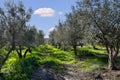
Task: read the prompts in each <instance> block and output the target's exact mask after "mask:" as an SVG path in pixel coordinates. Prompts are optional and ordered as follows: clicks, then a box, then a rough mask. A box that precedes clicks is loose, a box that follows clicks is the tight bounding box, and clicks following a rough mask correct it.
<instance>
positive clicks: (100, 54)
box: [2, 45, 108, 80]
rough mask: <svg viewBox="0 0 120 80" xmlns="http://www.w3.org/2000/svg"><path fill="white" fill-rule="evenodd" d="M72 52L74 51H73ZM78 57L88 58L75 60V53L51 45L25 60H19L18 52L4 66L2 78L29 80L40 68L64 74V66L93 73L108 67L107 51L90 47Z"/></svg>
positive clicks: (36, 51)
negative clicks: (43, 66) (46, 67)
mask: <svg viewBox="0 0 120 80" xmlns="http://www.w3.org/2000/svg"><path fill="white" fill-rule="evenodd" d="M71 50H72V49H71ZM77 51H78V54H77V55H78V56H86V58H85V59H83V60H78V59H75V56H74V53H73V51H63V50H60V49H57V48H55V47H53V46H50V45H41V46H39V47H37V48H35V49H33V50H32V53H28V54H27V57H26V58H25V59H21V60H20V59H19V58H18V56H17V54H16V52H12V54H11V55H10V58H9V59H8V60H7V62H6V63H5V64H4V66H3V68H2V72H3V73H4V74H5V75H4V76H3V77H2V78H5V79H6V80H29V77H30V75H31V73H33V72H34V71H35V70H36V69H37V68H38V67H39V66H41V65H46V66H49V67H52V68H53V69H54V70H55V71H56V72H58V73H62V70H63V68H64V67H63V66H64V65H72V66H78V67H79V68H78V70H80V71H83V72H84V71H91V70H93V69H96V68H101V67H106V66H107V59H108V58H107V56H106V55H105V51H104V50H103V49H102V50H93V49H91V48H88V47H84V48H78V50H77ZM13 75H14V76H13Z"/></svg>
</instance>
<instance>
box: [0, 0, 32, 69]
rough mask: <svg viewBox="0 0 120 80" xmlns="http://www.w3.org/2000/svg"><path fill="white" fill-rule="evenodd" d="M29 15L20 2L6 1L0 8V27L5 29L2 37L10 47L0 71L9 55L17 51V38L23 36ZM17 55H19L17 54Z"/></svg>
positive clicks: (28, 10) (29, 10)
mask: <svg viewBox="0 0 120 80" xmlns="http://www.w3.org/2000/svg"><path fill="white" fill-rule="evenodd" d="M31 13H32V10H31V9H26V8H25V7H24V5H23V4H22V2H19V3H18V4H16V3H15V2H14V1H8V2H6V3H5V7H4V8H1V7H0V22H1V24H0V25H1V26H3V27H4V29H5V30H4V33H5V34H4V36H6V37H5V38H6V41H7V43H6V44H9V46H10V49H9V50H8V53H7V54H6V55H5V58H4V59H3V61H2V63H1V65H0V70H1V68H2V65H3V64H4V63H5V61H6V60H7V58H8V57H9V55H10V53H11V52H12V51H13V50H16V49H17V48H16V46H17V44H18V43H19V40H18V38H20V37H22V36H23V35H24V31H25V29H26V23H27V22H28V21H29V19H30V17H31ZM18 55H20V54H19V53H18Z"/></svg>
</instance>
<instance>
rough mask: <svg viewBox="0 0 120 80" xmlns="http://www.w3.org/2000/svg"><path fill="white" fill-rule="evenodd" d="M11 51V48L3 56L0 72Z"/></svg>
mask: <svg viewBox="0 0 120 80" xmlns="http://www.w3.org/2000/svg"><path fill="white" fill-rule="evenodd" d="M12 50H13V48H11V49H10V50H9V51H8V53H7V55H6V56H5V58H4V59H3V61H2V62H1V64H0V72H1V69H2V66H3V64H4V63H5V62H6V60H7V59H8V57H9V55H10V53H11V52H12Z"/></svg>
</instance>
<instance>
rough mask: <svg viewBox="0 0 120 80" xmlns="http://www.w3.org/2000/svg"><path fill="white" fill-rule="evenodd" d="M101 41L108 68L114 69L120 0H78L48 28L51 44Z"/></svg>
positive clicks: (119, 42)
mask: <svg viewBox="0 0 120 80" xmlns="http://www.w3.org/2000/svg"><path fill="white" fill-rule="evenodd" d="M98 42H99V43H101V44H102V45H104V46H105V47H106V51H107V54H108V57H109V58H108V68H109V70H112V69H116V66H115V58H116V57H117V56H118V53H119V47H120V0H80V1H78V2H77V3H76V6H73V7H72V12H71V13H69V14H67V15H66V20H65V21H64V22H62V21H59V23H58V25H56V26H55V29H54V30H53V31H52V32H50V35H49V43H50V44H51V45H53V46H58V47H64V48H65V47H66V46H72V47H73V49H74V54H75V55H76V54H77V50H76V47H77V46H83V45H85V44H92V45H93V46H94V44H96V43H98Z"/></svg>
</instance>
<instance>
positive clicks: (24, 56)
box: [23, 48, 31, 58]
mask: <svg viewBox="0 0 120 80" xmlns="http://www.w3.org/2000/svg"><path fill="white" fill-rule="evenodd" d="M28 51H29V52H30V53H31V49H30V48H28V49H27V50H26V51H25V53H24V56H23V57H24V58H26V55H27V52H28Z"/></svg>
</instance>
